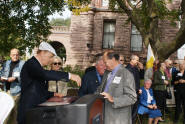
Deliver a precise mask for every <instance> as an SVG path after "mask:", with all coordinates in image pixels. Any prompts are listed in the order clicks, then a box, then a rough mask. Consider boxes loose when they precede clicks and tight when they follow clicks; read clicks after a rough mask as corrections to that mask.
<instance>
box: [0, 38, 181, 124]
mask: <svg viewBox="0 0 185 124" xmlns="http://www.w3.org/2000/svg"><path fill="white" fill-rule="evenodd" d="M19 54H20V53H19V50H18V49H15V48H14V49H11V51H10V58H11V59H10V60H7V61H6V62H5V63H4V64H3V66H2V69H1V71H0V82H1V83H2V84H3V90H4V91H5V92H8V93H9V94H11V95H12V96H13V98H14V100H15V101H16V102H17V103H18V102H19V104H18V107H14V111H16V112H14V116H17V123H18V124H25V114H26V112H27V111H28V110H29V109H32V108H35V107H36V106H38V105H39V104H41V103H43V102H45V101H47V100H48V99H49V98H51V97H53V96H56V97H63V96H64V95H65V93H63V92H62V91H59V89H60V90H61V88H62V87H60V84H61V82H62V83H63V82H67V81H68V80H73V81H75V82H76V83H77V84H78V86H79V87H80V88H79V91H78V95H79V96H80V97H82V96H84V95H87V94H100V95H102V96H104V98H105V112H104V113H105V116H104V122H105V124H135V123H136V118H137V115H139V114H140V115H143V114H148V118H149V119H148V124H152V123H154V124H157V123H158V121H164V119H163V115H164V113H165V112H168V108H167V105H166V97H167V87H171V86H174V94H175V104H176V108H175V117H174V123H175V124H177V123H178V120H179V115H180V113H181V110H182V109H181V107H182V105H183V103H185V90H184V88H185V73H184V70H185V61H178V60H175V61H172V60H170V59H167V60H165V61H164V62H161V61H158V60H155V61H154V63H153V67H151V68H148V69H146V68H145V67H144V65H143V64H142V63H141V62H140V61H139V57H138V56H137V55H131V57H130V61H129V63H128V64H126V62H125V57H124V56H123V55H121V54H118V53H117V52H114V51H106V52H104V53H100V54H97V55H96V56H95V61H94V65H93V66H91V67H89V68H87V69H86V70H85V74H84V75H83V77H82V80H81V78H80V77H79V76H78V75H76V74H72V73H68V72H64V71H63V70H62V64H63V63H62V60H61V58H60V57H58V56H57V54H56V52H55V49H54V48H53V47H52V46H51V45H50V44H48V43H46V42H42V43H41V44H40V45H39V47H38V52H37V55H35V56H33V57H32V58H30V59H29V60H27V61H26V62H24V61H22V60H20V55H19ZM48 65H49V66H50V69H45V68H44V67H45V66H48ZM142 79H144V85H143V87H141V82H140V81H141V80H142ZM51 81H52V82H51ZM49 84H53V85H49ZM59 87H60V88H59ZM63 87H64V86H63ZM63 90H66V85H65V88H63ZM17 111H18V113H17ZM183 111H185V106H183ZM184 119H185V115H184ZM15 124H16V123H15ZM184 124H185V121H184Z"/></svg>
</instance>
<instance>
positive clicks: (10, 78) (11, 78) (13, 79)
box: [7, 77, 16, 82]
mask: <svg viewBox="0 0 185 124" xmlns="http://www.w3.org/2000/svg"><path fill="white" fill-rule="evenodd" d="M15 79H16V78H15V77H9V78H8V80H7V81H8V82H14V81H15Z"/></svg>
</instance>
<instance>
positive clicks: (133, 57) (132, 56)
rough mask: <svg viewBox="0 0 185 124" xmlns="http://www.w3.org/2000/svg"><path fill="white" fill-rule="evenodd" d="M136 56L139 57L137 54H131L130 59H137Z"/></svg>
mask: <svg viewBox="0 0 185 124" xmlns="http://www.w3.org/2000/svg"><path fill="white" fill-rule="evenodd" d="M136 58H139V57H138V56H137V55H131V57H130V60H135V59H136Z"/></svg>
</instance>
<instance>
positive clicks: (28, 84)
mask: <svg viewBox="0 0 185 124" xmlns="http://www.w3.org/2000/svg"><path fill="white" fill-rule="evenodd" d="M54 55H56V52H55V49H54V48H53V47H52V46H51V45H50V44H48V43H46V42H42V43H41V44H40V46H39V48H38V52H37V55H36V56H33V57H32V58H31V59H29V60H28V61H26V63H25V64H24V66H23V68H22V71H21V81H22V84H21V87H22V90H21V98H20V104H19V108H18V119H17V120H18V124H25V123H26V122H25V115H26V112H27V111H28V110H29V109H32V108H35V107H36V106H38V105H39V104H41V103H43V102H45V101H46V100H48V99H49V98H50V97H53V96H58V97H62V94H60V93H53V92H49V91H48V89H47V88H46V85H47V81H49V80H56V81H58V80H62V79H65V80H69V79H71V80H73V81H76V82H77V84H78V86H80V85H81V78H80V77H79V76H78V75H75V74H71V73H67V72H60V71H53V70H45V69H44V68H43V66H47V65H49V64H50V63H51V62H52V59H53V56H54Z"/></svg>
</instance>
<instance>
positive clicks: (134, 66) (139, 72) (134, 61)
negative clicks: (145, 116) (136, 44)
mask: <svg viewBox="0 0 185 124" xmlns="http://www.w3.org/2000/svg"><path fill="white" fill-rule="evenodd" d="M126 69H128V70H129V71H130V72H131V73H132V74H133V76H134V80H135V86H136V93H137V97H138V98H139V94H140V93H139V92H140V79H143V78H144V68H143V64H142V63H140V62H139V57H138V56H137V55H132V56H131V57H130V63H129V64H128V65H127V66H126ZM138 103H139V101H138V100H137V101H136V103H135V104H134V105H133V106H132V124H135V121H136V115H137V108H138Z"/></svg>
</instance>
